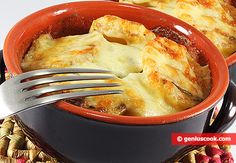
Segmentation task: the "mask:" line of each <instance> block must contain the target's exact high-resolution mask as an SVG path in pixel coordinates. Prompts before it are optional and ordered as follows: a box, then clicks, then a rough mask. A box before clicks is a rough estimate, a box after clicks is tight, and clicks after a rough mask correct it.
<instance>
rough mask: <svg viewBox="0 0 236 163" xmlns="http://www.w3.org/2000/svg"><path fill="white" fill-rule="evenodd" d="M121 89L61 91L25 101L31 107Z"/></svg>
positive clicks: (112, 92) (116, 91)
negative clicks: (60, 92)
mask: <svg viewBox="0 0 236 163" xmlns="http://www.w3.org/2000/svg"><path fill="white" fill-rule="evenodd" d="M122 92H123V91H121V90H96V91H82V92H71V93H63V94H57V95H50V96H47V97H41V98H36V99H34V100H31V101H26V103H28V105H30V106H31V107H37V106H41V105H45V104H50V103H54V102H56V101H58V100H64V99H70V98H79V97H87V96H99V95H110V94H121V93H122Z"/></svg>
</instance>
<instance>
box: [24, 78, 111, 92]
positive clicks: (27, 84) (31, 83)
mask: <svg viewBox="0 0 236 163" xmlns="http://www.w3.org/2000/svg"><path fill="white" fill-rule="evenodd" d="M112 78H114V77H113V76H109V75H96V76H95V75H86V76H54V77H47V78H42V79H36V80H31V81H27V82H24V83H21V84H20V89H26V88H30V87H33V86H37V85H41V84H49V83H57V82H66V81H79V80H104V79H112Z"/></svg>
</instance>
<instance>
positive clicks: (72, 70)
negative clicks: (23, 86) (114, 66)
mask: <svg viewBox="0 0 236 163" xmlns="http://www.w3.org/2000/svg"><path fill="white" fill-rule="evenodd" d="M66 73H110V71H108V70H101V69H89V68H53V69H41V70H34V71H29V72H26V73H23V74H20V75H18V76H17V78H18V79H19V80H20V81H22V80H25V79H28V78H31V77H37V76H42V75H55V74H66Z"/></svg>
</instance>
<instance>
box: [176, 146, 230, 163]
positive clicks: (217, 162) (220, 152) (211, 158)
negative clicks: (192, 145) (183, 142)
mask: <svg viewBox="0 0 236 163" xmlns="http://www.w3.org/2000/svg"><path fill="white" fill-rule="evenodd" d="M175 163H234V159H233V156H232V154H231V152H230V146H229V145H220V146H219V145H207V146H203V147H200V148H198V149H195V150H192V151H191V152H189V153H187V154H186V155H183V156H182V158H181V159H180V160H177V161H175Z"/></svg>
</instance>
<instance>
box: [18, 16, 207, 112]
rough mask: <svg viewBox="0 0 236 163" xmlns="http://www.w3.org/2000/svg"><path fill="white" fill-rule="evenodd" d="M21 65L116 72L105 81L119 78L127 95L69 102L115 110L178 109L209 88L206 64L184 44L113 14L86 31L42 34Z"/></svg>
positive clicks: (197, 100) (198, 99) (25, 67)
mask: <svg viewBox="0 0 236 163" xmlns="http://www.w3.org/2000/svg"><path fill="white" fill-rule="evenodd" d="M21 66H22V69H23V71H31V70H35V69H44V68H63V67H67V68H70V67H71V68H78V67H79V68H81V67H86V68H98V69H106V70H110V71H112V73H113V74H114V79H111V80H105V82H115V83H119V84H120V86H119V88H118V89H121V90H123V94H116V95H103V96H92V97H85V98H80V99H73V100H69V101H70V102H72V103H73V104H76V105H79V106H81V107H83V108H87V109H92V110H96V111H100V112H105V113H110V114H115V115H130V116H159V115H166V114H172V113H176V112H179V111H182V110H185V109H188V108H190V107H192V106H194V105H196V104H198V103H200V102H201V101H202V100H203V99H205V98H206V97H207V96H208V94H209V92H210V89H211V75H210V70H209V68H208V65H207V63H205V64H202V63H201V64H200V63H199V62H198V61H197V59H196V57H193V56H192V55H191V53H190V52H189V51H188V50H187V48H186V47H185V46H183V45H181V44H179V43H177V42H175V41H173V40H171V39H168V38H166V37H161V36H156V35H155V34H154V33H153V32H152V31H151V30H148V29H147V28H146V27H145V26H144V25H142V24H140V23H137V22H133V21H129V20H126V19H122V18H119V17H117V16H112V15H106V16H103V17H100V18H98V19H96V20H94V21H93V23H92V25H91V27H90V30H89V32H88V33H86V34H82V35H73V36H66V37H61V38H57V39H53V38H52V36H51V35H50V34H43V35H41V36H40V37H39V38H38V39H36V40H35V41H34V42H33V43H32V46H31V48H30V49H29V51H28V52H27V54H26V55H25V57H24V58H23V61H22V64H21ZM74 75H79V74H74ZM97 82H99V81H97ZM90 89H92V88H90ZM93 89H111V88H93ZM73 91H76V90H73Z"/></svg>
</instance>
